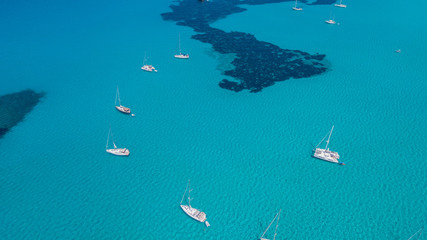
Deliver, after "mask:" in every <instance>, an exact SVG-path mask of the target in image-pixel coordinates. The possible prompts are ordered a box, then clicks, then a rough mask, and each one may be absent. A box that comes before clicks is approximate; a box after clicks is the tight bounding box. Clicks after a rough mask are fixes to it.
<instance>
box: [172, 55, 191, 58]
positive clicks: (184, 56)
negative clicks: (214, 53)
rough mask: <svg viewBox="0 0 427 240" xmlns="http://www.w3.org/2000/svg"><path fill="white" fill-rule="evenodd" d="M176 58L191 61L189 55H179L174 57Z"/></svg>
mask: <svg viewBox="0 0 427 240" xmlns="http://www.w3.org/2000/svg"><path fill="white" fill-rule="evenodd" d="M174 57H175V58H179V59H189V58H190V55H188V54H185V55H183V54H179V55H174Z"/></svg>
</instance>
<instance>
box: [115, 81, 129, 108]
mask: <svg viewBox="0 0 427 240" xmlns="http://www.w3.org/2000/svg"><path fill="white" fill-rule="evenodd" d="M117 100H118V101H119V105H117ZM114 105H115V107H116V109H117V110H119V111H120V112H122V113H126V114H130V108H127V107H125V106H122V104H121V101H120V93H119V86H117V91H116V101H115V102H114Z"/></svg>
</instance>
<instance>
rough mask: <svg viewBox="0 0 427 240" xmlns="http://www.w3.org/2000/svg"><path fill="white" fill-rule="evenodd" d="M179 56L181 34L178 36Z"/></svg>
mask: <svg viewBox="0 0 427 240" xmlns="http://www.w3.org/2000/svg"><path fill="white" fill-rule="evenodd" d="M178 47H179V54H180V55H181V33H180V34H179V35H178Z"/></svg>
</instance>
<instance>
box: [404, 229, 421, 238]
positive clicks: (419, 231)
mask: <svg viewBox="0 0 427 240" xmlns="http://www.w3.org/2000/svg"><path fill="white" fill-rule="evenodd" d="M423 230H424V228H421V229H420V230H418V231H417V232H416V233H414V235H412V236H411V237H410V238H408V240H410V239H411V238H413V237H414V236H415V235H417V234H418V233H420V235H418V238H417V240H418V239H420V237H421V234H423Z"/></svg>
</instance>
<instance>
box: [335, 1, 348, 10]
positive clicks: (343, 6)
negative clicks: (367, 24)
mask: <svg viewBox="0 0 427 240" xmlns="http://www.w3.org/2000/svg"><path fill="white" fill-rule="evenodd" d="M335 7H340V8H346V7H347V5H345V4H342V0H340V3H339V4H335Z"/></svg>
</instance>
